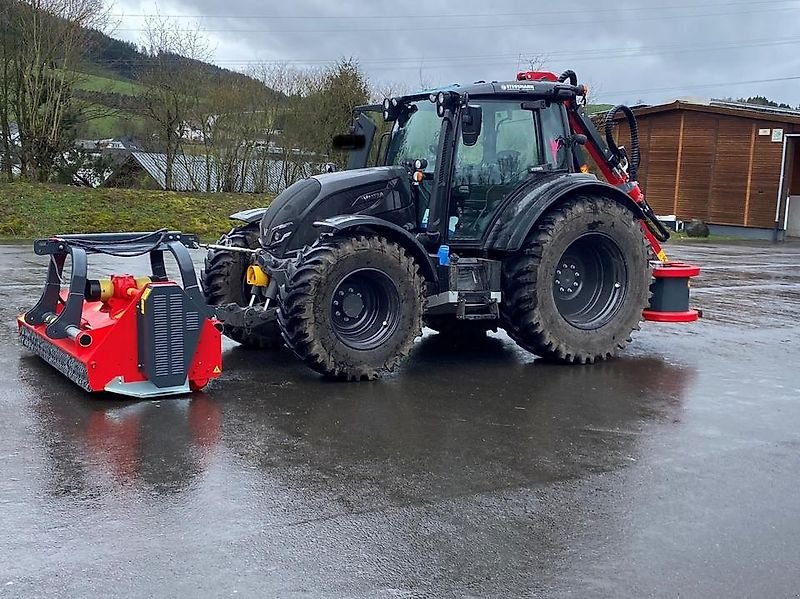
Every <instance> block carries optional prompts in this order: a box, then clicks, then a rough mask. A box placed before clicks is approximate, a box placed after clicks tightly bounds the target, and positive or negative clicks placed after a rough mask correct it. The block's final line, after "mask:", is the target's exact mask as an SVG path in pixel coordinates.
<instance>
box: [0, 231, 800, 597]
mask: <svg viewBox="0 0 800 599" xmlns="http://www.w3.org/2000/svg"><path fill="white" fill-rule="evenodd" d="M671 257H672V258H673V259H674V258H680V259H685V260H690V261H693V262H697V263H699V264H701V265H702V266H703V267H704V272H703V275H702V278H701V279H699V280H698V281H697V282H696V284H695V287H694V303H695V304H697V305H698V306H700V307H702V309H703V310H704V315H705V317H704V319H703V320H702V321H701V322H700V323H698V324H694V325H689V326H676V325H660V324H646V325H645V326H644V328H643V330H642V331H641V332H640V333H639V334H638V335H636V337H635V340H634V343H633V344H632V345H631V346H630V348H629V349H628V350H626V351H625V352H624V354H623V355H622V357H620V358H619V359H616V360H614V361H611V362H608V363H604V364H600V365H595V366H585V367H563V366H555V365H549V364H543V363H538V362H537V361H535V360H534V358H533V357H532V356H531V355H529V354H526V353H525V352H523V351H521V350H519V349H517V348H516V347H515V346H514V345H513V343H512V342H511V341H510V340H509V339H508V338H507V337H506V336H505V335H504V334H502V333H499V334H496V335H492V336H491V337H489V338H488V339H487V340H486V342H485V343H482V344H478V345H475V346H472V347H463V346H462V347H457V348H454V347H449V346H447V344H446V343H442V341H441V340H440V339H438V338H437V336H436V335H433V334H431V335H426V336H425V337H424V338H423V339H422V340H421V341H420V342H419V343H418V347H417V348H416V349H415V351H414V353H413V355H412V358H411V359H410V361H409V362H408V363H407V365H406V366H405V367H404V368H403V370H402V372H400V373H398V374H397V375H395V376H392V377H391V378H389V379H386V380H382V381H378V382H372V383H359V384H341V383H328V382H325V381H322V380H320V379H319V378H318V377H317V376H316V375H314V374H313V373H312V372H311V371H308V370H306V369H305V368H304V367H303V366H302V365H300V364H298V363H297V362H295V360H294V359H293V358H292V357H291V356H289V355H287V354H286V353H277V354H271V353H257V352H249V351H245V350H242V349H240V348H238V347H237V346H236V345H235V344H234V343H232V342H227V343H226V344H225V354H224V364H225V372H224V374H223V376H222V378H221V379H219V380H218V381H217V382H216V383H215V384H214V385H213V386H212V387H210V388H209V389H208V391H207V392H206V393H203V394H195V395H194V396H193V397H192V398H191V399H171V400H161V401H153V402H138V403H136V402H127V401H120V400H117V399H113V398H101V399H96V398H91V397H89V396H88V395H86V394H85V393H83V392H82V391H81V390H80V389H78V387H76V386H74V385H73V384H72V383H70V382H68V381H67V380H66V379H64V378H63V377H62V376H61V375H60V374H58V373H57V372H55V371H54V370H52V369H51V368H50V367H48V366H47V365H45V364H44V363H43V362H41V361H40V360H39V359H38V358H36V357H34V356H32V355H29V354H27V353H25V352H24V351H22V350H21V349H20V348H19V346H18V344H17V342H16V328H15V324H14V318H15V316H16V314H17V312H18V310H20V309H23V308H26V307H30V306H31V305H32V304H33V303H34V301H35V300H36V298H37V297H38V294H39V292H40V286H41V284H42V283H43V281H44V270H43V264H44V262H43V261H42V259H40V258H39V257H36V256H34V255H33V254H32V252H31V251H30V246H29V245H25V246H0V344H1V345H2V352H0V377H2V378H1V380H2V386H1V387H0V597H2V598H6V597H8V598H11V597H54V598H55V597H58V598H63V597H80V598H91V597H103V598H106V597H112V596H118V597H294V596H299V597H306V596H307V597H463V596H473V597H578V598H582V597H798V596H800V541H798V539H800V495H799V494H798V489H799V488H800V485H798V482H799V480H798V472H799V471H800V378H798V371H800V360H799V358H800V325H798V319H797V314H798V312H799V311H800V269H798V266H799V265H800V246H798V245H791V244H786V245H769V244H744V245H721V244H681V245H678V246H677V247H674V248H671ZM131 264H136V263H135V262H134V263H128V267H127V268H113V270H117V271H123V272H124V271H131V270H136V269H138V270H143V269H144V266H141V267H138V266H136V267H131V266H130V265H131ZM100 265H101V267H104V268H101V269H100V270H107V269H108V268H109V267H110V266H113V262H108V261H103V262H102V263H101V264H100Z"/></svg>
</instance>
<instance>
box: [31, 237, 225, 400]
mask: <svg viewBox="0 0 800 599" xmlns="http://www.w3.org/2000/svg"><path fill="white" fill-rule="evenodd" d="M186 246H189V247H196V246H197V238H196V237H195V236H193V235H186V234H182V233H180V232H177V231H156V232H153V233H101V234H95V235H59V236H56V237H52V238H50V239H41V240H37V241H36V242H35V243H34V251H35V252H36V254H38V255H49V256H50V265H49V267H48V272H47V282H46V283H45V287H44V291H43V292H42V296H41V298H40V299H39V302H38V303H37V304H36V305H35V306H34V307H33V308H31V309H30V310H29V311H28V312H26V313H24V314H22V315H20V316H19V318H18V319H17V324H18V326H19V335H20V340H21V342H22V344H23V345H24V346H25V347H26V348H27V349H29V350H31V351H32V352H34V353H35V354H37V355H39V356H40V357H41V358H43V359H44V360H45V361H46V362H48V363H49V364H50V365H52V366H53V367H55V368H56V369H58V370H59V371H60V372H61V373H63V374H64V375H65V376H66V377H67V378H69V379H70V380H71V381H73V382H74V383H76V384H77V385H79V386H80V387H82V388H83V389H85V390H86V391H90V392H91V391H109V392H112V393H119V394H122V395H129V396H133V397H160V396H164V395H176V394H181V393H188V392H189V391H192V390H198V389H202V388H203V387H205V386H206V385H207V384H208V382H209V381H210V380H211V379H214V378H216V377H218V376H219V374H220V373H221V372H222V358H221V338H220V330H219V329H220V328H221V327H220V325H219V323H218V322H217V321H216V319H215V318H214V313H213V310H212V309H211V308H209V307H208V305H207V304H206V302H205V301H204V299H203V296H202V294H201V293H200V289H199V287H198V284H197V278H196V275H195V272H194V267H193V265H192V260H191V256H190V255H189V252H188V251H187V249H186ZM164 252H170V253H171V254H172V255H173V256H174V258H175V260H176V262H177V264H178V269H179V271H180V275H181V279H182V286H181V285H179V284H178V283H176V282H175V281H170V280H168V278H167V273H166V268H165V265H164ZM90 254H107V255H111V256H115V257H135V256H142V255H144V254H149V256H150V265H151V269H152V272H151V274H150V275H149V276H146V277H144V276H137V277H134V276H133V275H127V274H122V275H111V276H110V277H108V278H105V279H88V278H87V262H88V260H87V257H88V255H90ZM67 257H69V258H70V260H71V266H72V268H71V276H70V280H69V286H68V288H62V274H63V272H64V265H65V263H66V260H67Z"/></svg>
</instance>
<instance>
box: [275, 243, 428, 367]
mask: <svg viewBox="0 0 800 599" xmlns="http://www.w3.org/2000/svg"><path fill="white" fill-rule="evenodd" d="M423 291H424V280H423V278H422V276H421V275H420V273H419V268H418V265H417V264H416V262H414V260H413V259H412V258H411V257H410V256H409V255H408V254H406V252H405V250H404V249H403V248H402V247H401V246H399V245H398V244H396V243H394V242H393V241H389V240H387V239H385V238H383V237H378V236H369V237H366V236H359V237H352V238H334V239H329V240H324V241H319V242H317V243H316V244H315V245H314V246H312V247H311V248H310V249H309V250H308V251H307V252H306V253H305V254H304V255H303V257H302V258H301V259H300V261H299V263H298V264H297V267H296V268H295V270H294V271H293V272H292V274H291V275H290V277H289V279H288V281H287V282H286V285H285V286H284V287H283V288H282V289H281V292H280V302H279V304H280V311H279V314H278V324H279V326H280V328H281V332H282V333H283V338H284V340H285V341H286V344H287V345H288V346H289V347H290V348H291V349H292V350H293V351H294V353H295V354H297V356H298V357H299V358H300V359H302V360H303V361H305V362H306V364H308V366H310V367H311V368H313V369H314V370H316V371H317V372H319V373H322V374H324V375H326V376H328V377H331V378H336V379H343V380H363V379H367V380H371V379H374V378H377V377H379V376H380V375H382V374H384V373H386V372H390V371H392V370H394V369H395V368H396V367H397V365H398V364H399V363H400V362H401V361H402V360H403V358H404V357H405V356H406V355H408V353H409V351H410V350H411V347H412V345H413V344H414V340H415V339H416V338H417V337H419V336H420V335H421V334H422V311H423V302H424V295H423Z"/></svg>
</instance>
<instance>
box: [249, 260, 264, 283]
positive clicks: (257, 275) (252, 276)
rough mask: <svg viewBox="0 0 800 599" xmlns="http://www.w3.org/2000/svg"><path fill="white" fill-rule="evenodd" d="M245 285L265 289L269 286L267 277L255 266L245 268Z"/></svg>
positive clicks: (262, 270) (261, 269)
mask: <svg viewBox="0 0 800 599" xmlns="http://www.w3.org/2000/svg"><path fill="white" fill-rule="evenodd" d="M247 284H248V285H250V286H251V287H266V286H267V285H269V275H268V274H267V273H265V272H264V269H263V268H261V267H260V266H258V265H257V264H251V265H250V266H248V267H247Z"/></svg>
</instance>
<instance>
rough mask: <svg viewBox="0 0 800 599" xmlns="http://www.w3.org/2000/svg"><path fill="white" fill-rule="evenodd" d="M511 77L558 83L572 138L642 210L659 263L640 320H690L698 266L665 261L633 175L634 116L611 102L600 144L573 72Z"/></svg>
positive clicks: (662, 234)
mask: <svg viewBox="0 0 800 599" xmlns="http://www.w3.org/2000/svg"><path fill="white" fill-rule="evenodd" d="M517 80H518V81H541V80H545V81H552V82H554V83H557V84H563V85H564V88H563V89H564V91H565V92H566V93H567V94H568V99H565V101H564V105H565V107H566V109H567V115H568V117H569V125H570V129H571V130H572V133H573V140H575V139H576V136H581V138H580V142H579V143H582V144H583V145H584V146H585V147H586V150H587V151H588V152H589V155H590V156H591V157H592V160H594V162H595V164H597V166H598V168H599V169H600V171H601V172H602V173H603V177H604V178H605V179H606V181H608V182H609V183H610V184H611V185H614V186H615V187H617V188H619V189H621V190H622V191H624V192H625V193H626V194H628V196H630V198H631V199H632V200H633V201H634V202H636V204H637V205H638V206H639V207H640V208H641V209H642V215H643V217H642V218H640V219H639V224H640V225H641V227H642V233H643V234H644V237H645V239H647V241H648V243H650V246H651V247H652V248H653V252H654V253H655V255H656V256H657V257H658V260H659V262H660V263H659V264H656V265H655V267H654V268H653V278H654V282H653V284H652V285H651V287H650V289H651V292H652V296H651V299H650V305H649V306H648V308H647V309H646V310H644V313H643V317H644V318H645V319H646V320H654V321H658V322H692V321H695V320H697V319H698V318H699V317H700V311H699V310H692V309H690V308H689V285H690V283H689V281H690V279H691V277H694V276H697V275H698V274H700V268H699V267H697V266H691V265H689V264H684V263H682V262H670V261H669V260H668V259H667V255H666V253H665V252H664V250H663V248H662V247H661V243H660V241H666V240H667V239H669V231H668V230H667V229H666V228H665V227H664V225H663V224H661V222H660V221H659V220H658V218H657V217H656V215H655V214H654V213H653V210H652V209H651V208H650V205H649V204H648V203H647V201H646V200H645V197H644V192H643V191H642V188H641V187H639V183H638V181H637V180H636V171H637V168H638V162H639V141H638V130H637V127H636V117H635V116H634V114H633V112H632V111H631V109H630V108H628V107H627V106H617V107H615V108H613V109H612V110H611V111H610V112H609V113H608V115H607V116H606V139H605V142H606V143H604V141H603V138H602V137H601V136H600V132H599V131H598V130H597V127H595V125H594V123H593V122H592V120H591V119H590V118H589V117H588V116H586V114H585V113H584V111H583V109H582V108H581V107H580V106H578V105H577V102H576V101H575V98H576V97H582V98H585V97H586V92H587V89H586V87H585V86H583V85H578V78H577V76H576V75H575V72H574V71H565V72H564V73H563V74H562V75H561V76H560V77H557V76H556V74H555V73H549V72H540V71H527V72H521V73H518V74H517ZM567 81H568V83H567ZM559 91H560V90H559V88H558V87H557V88H556V90H555V92H556V93H558V92H559ZM573 93H574V95H573ZM617 112H622V113H623V114H624V115H625V116H626V118H627V120H628V125H629V126H630V131H631V146H632V147H631V160H630V162H629V161H628V157H627V155H626V153H625V151H624V149H622V148H620V147H618V146H617V145H616V142H615V141H614V139H613V136H612V135H611V124H612V123H613V121H612V120H611V119H613V117H614V115H615V114H616V113H617Z"/></svg>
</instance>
